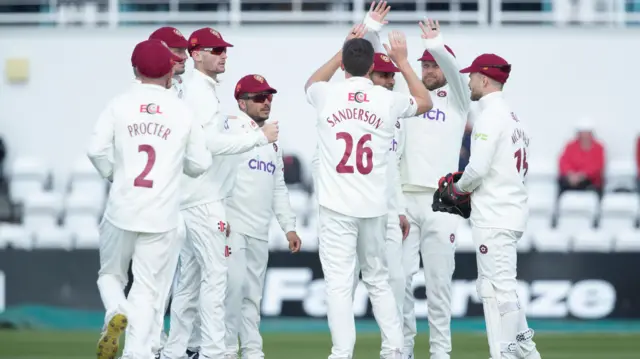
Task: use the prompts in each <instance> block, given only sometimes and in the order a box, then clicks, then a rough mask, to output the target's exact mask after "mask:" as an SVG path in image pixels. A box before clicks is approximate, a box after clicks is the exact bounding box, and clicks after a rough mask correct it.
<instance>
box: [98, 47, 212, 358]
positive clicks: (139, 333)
mask: <svg viewBox="0 0 640 359" xmlns="http://www.w3.org/2000/svg"><path fill="white" fill-rule="evenodd" d="M177 60H178V59H177V58H176V57H175V56H174V55H173V54H171V52H170V51H169V50H168V49H167V47H166V46H165V45H164V44H163V43H162V42H160V41H158V40H146V41H143V42H141V43H140V44H138V45H137V46H136V47H135V49H134V51H133V55H132V65H133V66H134V67H135V68H136V72H137V74H138V76H139V78H140V81H141V83H140V84H136V85H134V86H132V87H131V88H130V89H129V90H127V92H125V93H124V94H122V95H120V96H118V97H116V98H115V99H113V100H112V101H111V102H110V103H109V105H107V108H106V109H105V110H104V111H103V112H102V114H101V115H100V118H99V119H98V122H97V124H96V126H95V129H94V133H93V135H92V137H91V141H90V146H89V150H88V153H87V154H88V157H89V159H90V160H91V162H92V163H93V165H94V166H95V167H96V169H97V170H98V172H99V173H100V174H101V175H102V176H103V177H104V178H106V179H108V180H109V181H111V182H112V186H111V189H110V191H109V198H108V201H107V207H106V209H105V213H104V217H103V219H102V223H101V224H100V272H99V279H98V289H99V291H100V295H101V298H102V301H103V303H104V305H105V309H106V312H107V314H106V317H105V328H104V331H103V334H102V337H101V338H100V341H99V342H98V350H97V354H98V359H112V358H114V357H115V355H116V352H117V351H118V341H119V337H120V335H121V333H122V330H123V329H124V328H125V327H126V326H127V324H129V328H128V330H127V333H126V345H125V348H124V353H123V358H148V357H149V356H150V355H151V341H152V338H151V335H152V328H153V324H154V320H155V318H156V316H157V312H159V311H162V310H163V309H164V308H163V307H162V305H161V300H160V297H161V295H162V290H163V288H165V287H166V286H168V285H169V284H170V282H171V280H172V279H173V271H174V269H175V268H172V267H171V263H175V261H176V259H175V257H177V255H176V254H175V251H173V250H172V248H173V246H174V245H175V242H176V241H178V240H179V237H178V231H177V224H178V222H177V221H176V218H177V217H178V212H179V199H180V198H179V185H180V180H179V178H180V177H179V174H180V173H182V172H184V173H185V174H186V175H188V176H192V177H197V176H199V175H201V174H203V173H204V172H205V171H206V170H207V169H208V168H209V166H210V165H211V163H212V160H211V156H210V154H209V151H208V149H207V146H206V142H205V137H204V133H203V130H202V128H201V127H200V126H198V124H197V123H196V122H195V120H194V118H193V116H192V114H191V111H190V110H189V109H188V108H187V106H186V105H185V104H184V103H183V102H182V101H180V100H179V99H178V98H177V97H176V96H175V95H174V94H173V93H172V92H171V91H170V90H168V89H169V88H170V86H171V77H172V68H173V65H174V61H177ZM111 155H113V161H112V160H111V159H110V156H111ZM132 259H133V276H134V282H133V286H132V287H131V291H130V292H129V296H128V298H127V299H125V297H124V293H123V289H124V286H125V285H126V283H127V279H128V278H127V270H128V267H129V262H130V261H131V260H132Z"/></svg>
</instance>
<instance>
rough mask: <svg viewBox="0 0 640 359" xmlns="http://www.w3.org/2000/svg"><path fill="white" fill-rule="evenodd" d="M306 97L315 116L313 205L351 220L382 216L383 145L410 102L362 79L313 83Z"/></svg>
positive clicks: (385, 146)
mask: <svg viewBox="0 0 640 359" xmlns="http://www.w3.org/2000/svg"><path fill="white" fill-rule="evenodd" d="M314 86H322V87H324V89H321V90H319V89H317V88H316V89H313V87H314ZM319 92H321V93H322V94H321V95H319V94H318V93H319ZM308 96H309V97H310V102H312V104H313V105H314V107H315V108H316V111H317V113H318V126H317V130H318V157H319V168H318V179H317V183H318V189H317V191H318V203H319V204H320V205H321V206H324V207H326V208H329V209H331V210H333V211H336V212H339V213H342V214H345V215H349V216H353V217H361V218H370V217H377V216H381V215H385V214H386V213H387V212H388V207H387V196H386V193H387V164H388V152H389V143H390V142H391V140H392V138H393V131H394V125H395V123H396V120H397V118H398V117H399V116H400V115H401V112H403V110H404V111H405V112H406V107H413V106H414V100H413V99H412V98H411V97H408V96H406V95H404V96H403V95H401V94H397V93H394V92H391V91H388V90H387V89H385V88H383V87H380V86H374V85H373V83H372V82H371V81H370V80H368V79H365V78H362V77H352V78H349V79H347V80H346V81H344V82H340V83H326V82H325V83H317V84H314V85H312V87H310V88H309V91H308ZM402 99H404V101H406V102H407V103H406V106H405V108H404V109H400V107H402V106H401V105H399V104H402V105H405V103H404V102H403V100H402ZM409 101H411V104H409ZM413 113H415V109H414V110H413Z"/></svg>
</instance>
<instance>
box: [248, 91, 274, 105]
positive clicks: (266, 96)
mask: <svg viewBox="0 0 640 359" xmlns="http://www.w3.org/2000/svg"><path fill="white" fill-rule="evenodd" d="M240 98H241V99H243V100H251V101H253V102H257V103H264V102H265V101H267V100H269V102H272V101H273V94H272V93H259V94H256V95H242V96H240Z"/></svg>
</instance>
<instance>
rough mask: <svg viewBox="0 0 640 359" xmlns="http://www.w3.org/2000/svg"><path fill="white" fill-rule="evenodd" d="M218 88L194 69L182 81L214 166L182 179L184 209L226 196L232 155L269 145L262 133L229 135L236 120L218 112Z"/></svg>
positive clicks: (233, 168) (235, 164)
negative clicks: (192, 176) (187, 78)
mask: <svg viewBox="0 0 640 359" xmlns="http://www.w3.org/2000/svg"><path fill="white" fill-rule="evenodd" d="M217 86H218V83H217V82H216V81H215V80H214V79H212V78H211V77H209V76H207V75H205V74H203V73H202V72H200V71H198V70H194V71H193V72H192V75H191V77H190V78H189V80H187V81H186V82H185V87H184V100H185V101H186V103H187V105H188V106H189V107H190V108H191V109H193V111H194V113H195V117H196V122H197V123H198V124H200V125H201V126H202V127H203V128H204V132H205V136H206V139H207V147H208V148H209V151H211V155H213V164H212V165H211V168H210V169H209V170H208V171H207V172H206V173H205V174H204V175H203V176H201V177H199V178H195V179H194V178H189V177H186V176H185V177H183V184H182V185H183V197H182V204H181V208H183V209H184V208H189V207H193V206H197V205H200V204H205V203H211V202H215V201H219V200H223V199H225V198H227V197H229V196H230V195H231V190H232V189H233V183H234V181H235V176H236V172H237V169H238V161H239V158H238V157H237V156H234V155H237V154H240V153H244V152H247V151H249V150H251V149H252V148H254V147H256V146H261V145H266V144H267V143H268V140H267V138H266V137H265V135H264V134H263V133H262V131H255V132H250V133H243V134H231V133H229V121H235V120H236V119H235V118H232V117H226V116H223V115H222V114H221V113H220V100H219V99H218V95H217V93H216V91H217Z"/></svg>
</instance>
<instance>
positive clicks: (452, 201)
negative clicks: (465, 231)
mask: <svg viewBox="0 0 640 359" xmlns="http://www.w3.org/2000/svg"><path fill="white" fill-rule="evenodd" d="M461 177H462V172H455V173H449V174H447V175H446V176H444V177H442V178H440V180H439V181H438V190H436V192H435V193H434V194H433V204H432V205H431V209H432V210H433V211H434V212H446V213H451V214H457V215H459V216H461V217H463V218H469V216H471V195H470V194H468V193H459V192H457V191H456V190H455V187H454V185H453V184H454V183H456V182H458V180H460V178H461Z"/></svg>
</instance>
